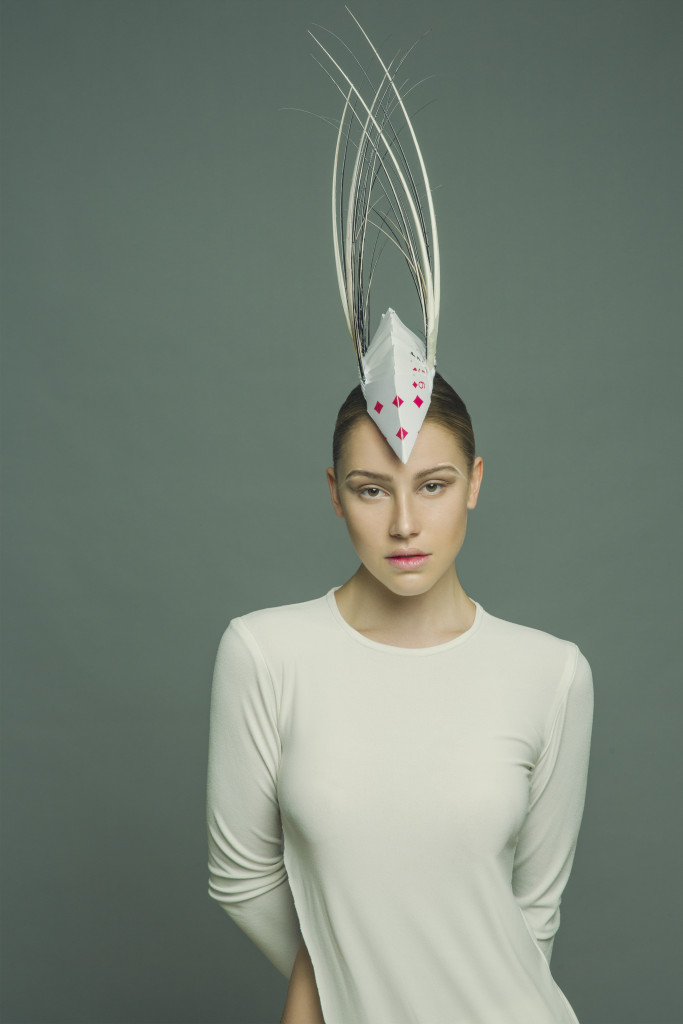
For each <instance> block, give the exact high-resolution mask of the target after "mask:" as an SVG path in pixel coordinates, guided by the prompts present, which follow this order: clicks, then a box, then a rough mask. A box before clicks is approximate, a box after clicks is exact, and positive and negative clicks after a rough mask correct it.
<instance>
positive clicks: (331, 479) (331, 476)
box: [326, 466, 344, 519]
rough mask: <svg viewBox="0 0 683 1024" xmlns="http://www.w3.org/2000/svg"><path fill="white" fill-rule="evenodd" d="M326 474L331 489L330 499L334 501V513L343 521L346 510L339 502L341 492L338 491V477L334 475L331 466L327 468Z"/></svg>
mask: <svg viewBox="0 0 683 1024" xmlns="http://www.w3.org/2000/svg"><path fill="white" fill-rule="evenodd" d="M326 473H327V483H328V485H329V488H330V498H331V499H332V507H333V508H334V511H335V513H336V514H337V515H338V516H339V518H340V519H343V518H344V509H343V508H342V503H341V501H340V500H339V491H338V490H337V480H336V477H335V475H334V470H333V469H332V467H331V466H328V467H327V470H326Z"/></svg>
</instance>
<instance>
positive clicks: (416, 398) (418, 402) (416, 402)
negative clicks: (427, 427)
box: [413, 395, 423, 409]
mask: <svg viewBox="0 0 683 1024" xmlns="http://www.w3.org/2000/svg"><path fill="white" fill-rule="evenodd" d="M413 401H414V402H415V405H416V406H417V407H418V409H419V408H420V406H421V405H422V404H423V402H422V399H421V398H420V396H419V395H415V398H414V399H413Z"/></svg>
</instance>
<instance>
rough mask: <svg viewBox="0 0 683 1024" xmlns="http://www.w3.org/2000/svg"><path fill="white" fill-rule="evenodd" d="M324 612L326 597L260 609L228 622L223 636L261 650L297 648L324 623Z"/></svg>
mask: <svg viewBox="0 0 683 1024" xmlns="http://www.w3.org/2000/svg"><path fill="white" fill-rule="evenodd" d="M326 609H327V597H326V595H323V596H322V597H317V598H314V599H312V600H310V601H300V602H298V603H296V604H284V605H275V606H273V607H271V608H259V609H257V610H255V611H251V612H246V613H244V614H243V615H239V616H236V617H235V618H233V619H231V621H230V623H229V624H228V627H227V629H226V630H225V632H224V634H223V637H224V639H227V640H230V639H234V640H239V641H241V642H242V643H243V644H246V645H247V646H249V647H252V648H254V647H255V648H259V649H261V650H262V651H267V650H268V649H272V648H274V647H276V648H282V647H283V646H287V647H288V646H291V645H294V646H295V647H296V646H299V645H301V643H302V642H304V641H305V640H306V638H310V637H312V636H315V635H316V633H317V632H318V631H319V629H320V628H321V626H322V625H323V624H324V623H325V619H326Z"/></svg>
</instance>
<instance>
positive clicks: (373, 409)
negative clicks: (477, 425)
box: [362, 309, 434, 462]
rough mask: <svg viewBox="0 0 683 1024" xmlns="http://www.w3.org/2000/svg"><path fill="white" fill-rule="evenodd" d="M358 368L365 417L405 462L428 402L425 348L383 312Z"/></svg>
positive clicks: (429, 374) (389, 312)
mask: <svg viewBox="0 0 683 1024" xmlns="http://www.w3.org/2000/svg"><path fill="white" fill-rule="evenodd" d="M363 367H364V370H365V381H364V382H362V388H363V395H364V396H365V402H366V404H367V407H368V413H369V414H370V416H371V418H372V420H373V421H374V422H375V423H376V424H377V426H378V427H379V429H380V430H381V432H382V434H383V435H384V437H385V438H386V439H387V441H388V442H389V444H390V445H391V447H392V448H393V450H394V451H395V452H396V454H397V455H398V457H399V459H400V460H401V462H407V461H408V459H409V458H410V453H411V452H412V450H413V445H414V444H415V441H416V440H417V434H418V431H419V429H420V427H421V426H422V424H423V423H424V418H425V415H426V413H427V409H428V408H429V402H430V399H431V397H432V385H433V382H434V369H431V370H430V369H428V367H427V361H426V358H425V343H424V341H422V339H421V338H418V336H417V334H413V332H412V331H410V330H408V328H407V327H406V326H405V324H403V323H401V321H400V320H399V318H398V317H397V315H396V313H395V312H394V311H393V309H388V310H387V311H386V313H383V314H382V319H381V320H380V323H379V326H378V328H377V330H376V331H375V333H374V335H373V337H372V341H371V342H370V344H369V345H368V350H367V352H366V353H365V355H364V357H363Z"/></svg>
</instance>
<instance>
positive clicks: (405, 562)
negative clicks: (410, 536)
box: [387, 550, 431, 569]
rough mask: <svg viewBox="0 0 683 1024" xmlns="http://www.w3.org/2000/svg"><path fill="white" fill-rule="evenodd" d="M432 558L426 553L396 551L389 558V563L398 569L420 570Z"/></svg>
mask: <svg viewBox="0 0 683 1024" xmlns="http://www.w3.org/2000/svg"><path fill="white" fill-rule="evenodd" d="M430 557H431V556H430V555H428V554H425V552H424V551H416V550H412V551H411V550H409V551H395V552H394V553H393V554H392V555H388V556H387V561H389V562H391V564H392V565H393V566H395V567H396V568H397V569H419V568H421V567H422V566H423V565H424V564H425V563H426V562H427V560H428V559H429V558H430Z"/></svg>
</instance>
